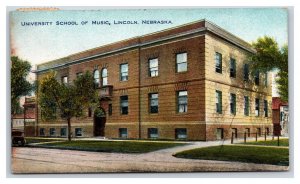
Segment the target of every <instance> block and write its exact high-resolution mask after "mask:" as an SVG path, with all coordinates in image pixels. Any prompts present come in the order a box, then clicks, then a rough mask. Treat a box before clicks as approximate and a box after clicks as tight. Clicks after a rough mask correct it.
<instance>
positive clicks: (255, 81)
mask: <svg viewBox="0 0 300 184" xmlns="http://www.w3.org/2000/svg"><path fill="white" fill-rule="evenodd" d="M254 83H255V85H259V71H258V70H256V71H255V72H254Z"/></svg>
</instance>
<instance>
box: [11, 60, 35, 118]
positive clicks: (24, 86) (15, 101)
mask: <svg viewBox="0 0 300 184" xmlns="http://www.w3.org/2000/svg"><path fill="white" fill-rule="evenodd" d="M11 62H12V63H11V64H12V65H11V114H15V113H17V111H18V110H19V109H20V102H19V101H20V97H22V96H25V95H29V94H30V92H32V90H33V88H34V86H33V85H32V84H31V83H30V82H29V81H27V80H26V77H27V76H28V74H29V72H30V69H31V65H30V63H29V62H28V61H23V60H22V59H19V58H18V57H17V56H12V57H11Z"/></svg>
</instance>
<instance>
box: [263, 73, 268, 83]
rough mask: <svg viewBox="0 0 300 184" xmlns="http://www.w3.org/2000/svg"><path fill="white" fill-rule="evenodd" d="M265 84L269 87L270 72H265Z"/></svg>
mask: <svg viewBox="0 0 300 184" xmlns="http://www.w3.org/2000/svg"><path fill="white" fill-rule="evenodd" d="M264 84H265V87H267V86H268V72H265V80H264Z"/></svg>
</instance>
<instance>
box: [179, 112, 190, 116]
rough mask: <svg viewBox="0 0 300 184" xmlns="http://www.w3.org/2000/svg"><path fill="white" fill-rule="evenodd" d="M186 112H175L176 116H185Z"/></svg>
mask: <svg viewBox="0 0 300 184" xmlns="http://www.w3.org/2000/svg"><path fill="white" fill-rule="evenodd" d="M186 114H188V112H177V113H176V115H186Z"/></svg>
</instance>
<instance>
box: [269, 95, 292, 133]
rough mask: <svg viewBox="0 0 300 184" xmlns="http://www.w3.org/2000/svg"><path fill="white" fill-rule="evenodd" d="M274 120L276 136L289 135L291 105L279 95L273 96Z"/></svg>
mask: <svg viewBox="0 0 300 184" xmlns="http://www.w3.org/2000/svg"><path fill="white" fill-rule="evenodd" d="M272 115H273V116H272V121H273V133H274V135H275V136H277V135H283V136H288V122H289V106H288V103H287V102H284V101H282V100H281V99H280V98H279V97H273V98H272Z"/></svg>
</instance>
